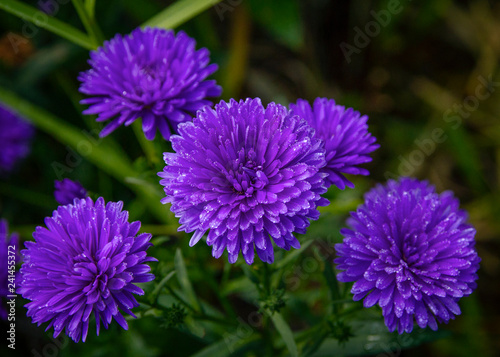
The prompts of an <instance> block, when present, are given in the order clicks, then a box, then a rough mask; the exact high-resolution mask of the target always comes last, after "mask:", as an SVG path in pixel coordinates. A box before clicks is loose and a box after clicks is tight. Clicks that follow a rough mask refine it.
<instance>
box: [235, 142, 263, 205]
mask: <svg viewBox="0 0 500 357" xmlns="http://www.w3.org/2000/svg"><path fill="white" fill-rule="evenodd" d="M256 158H257V155H256V153H255V151H254V150H253V149H250V150H249V151H248V152H247V153H246V154H245V151H244V149H241V150H240V151H239V152H238V158H237V159H235V160H233V161H232V162H231V164H230V168H229V170H228V175H226V178H227V180H228V181H229V183H230V184H231V185H232V187H233V191H234V192H235V193H237V194H239V195H245V196H247V197H248V196H251V195H252V194H253V193H254V192H255V190H256V189H257V190H259V189H262V188H263V187H264V186H265V185H266V184H267V183H268V182H269V180H268V179H267V177H266V175H265V174H264V172H263V171H262V170H263V168H262V165H259V164H258V163H257V162H256Z"/></svg>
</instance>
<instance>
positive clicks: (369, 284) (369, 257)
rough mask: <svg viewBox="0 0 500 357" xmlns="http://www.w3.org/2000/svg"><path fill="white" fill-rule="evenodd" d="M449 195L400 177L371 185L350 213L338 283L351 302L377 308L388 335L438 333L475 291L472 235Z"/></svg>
mask: <svg viewBox="0 0 500 357" xmlns="http://www.w3.org/2000/svg"><path fill="white" fill-rule="evenodd" d="M466 220H467V214H466V212H465V211H463V210H460V209H459V202H458V200H457V199H456V198H454V196H453V194H452V193H451V192H443V193H442V194H437V193H436V192H435V189H434V187H433V186H431V185H429V184H428V183H427V182H426V181H423V182H421V181H418V180H416V179H410V178H402V179H400V180H399V181H392V180H390V181H389V182H388V183H387V185H386V186H382V185H378V186H377V187H376V188H374V189H372V190H371V191H370V192H368V193H367V194H366V196H365V203H364V204H363V205H361V206H360V207H358V209H357V211H356V212H353V213H351V218H350V219H349V220H348V224H349V226H350V227H351V229H343V230H342V231H341V233H342V234H343V235H344V237H345V238H344V241H343V243H341V244H337V245H336V247H335V248H336V250H337V254H338V258H336V259H335V263H336V264H338V269H341V270H343V272H342V273H340V274H338V280H339V281H342V282H351V281H354V282H355V283H354V285H353V287H352V290H351V292H352V293H353V294H354V300H360V299H363V298H364V301H363V303H364V306H365V307H370V306H373V305H375V304H377V303H378V305H379V306H380V307H381V308H382V313H383V315H384V319H385V324H386V325H387V327H388V328H389V330H390V331H394V330H395V329H396V328H397V329H398V332H399V333H402V332H403V331H406V332H411V331H412V329H413V323H414V320H415V321H416V322H417V324H418V326H420V327H421V328H424V327H426V326H429V327H430V328H431V329H433V330H436V329H437V323H438V322H439V323H442V322H444V323H447V322H448V321H449V320H450V319H454V317H455V315H459V314H460V308H459V306H458V304H457V302H458V300H459V299H460V298H462V297H464V296H467V295H470V294H471V293H472V291H473V290H474V289H475V288H476V280H477V274H476V272H477V270H478V269H479V262H480V258H479V257H478V255H477V252H476V250H475V248H474V245H475V240H474V235H475V232H476V231H475V230H474V228H473V227H472V226H470V225H469V224H467V223H466Z"/></svg>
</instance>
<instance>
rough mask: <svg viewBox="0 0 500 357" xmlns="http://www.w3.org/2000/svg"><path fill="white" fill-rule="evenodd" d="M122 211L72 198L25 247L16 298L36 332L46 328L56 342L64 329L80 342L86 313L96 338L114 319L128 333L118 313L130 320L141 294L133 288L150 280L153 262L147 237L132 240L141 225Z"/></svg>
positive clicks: (114, 205)
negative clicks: (22, 302) (93, 324)
mask: <svg viewBox="0 0 500 357" xmlns="http://www.w3.org/2000/svg"><path fill="white" fill-rule="evenodd" d="M122 206H123V204H122V202H118V203H116V202H108V203H107V204H106V203H105V202H104V199H103V198H102V197H101V198H99V199H98V200H97V201H96V202H95V203H94V202H93V201H92V200H91V199H90V198H86V199H81V200H77V199H75V201H74V203H73V204H69V205H66V206H59V208H58V209H57V210H56V211H54V213H53V215H52V217H47V218H46V219H45V224H46V226H47V227H46V228H45V227H37V228H36V230H35V232H34V233H33V237H34V239H35V242H26V243H25V246H26V248H27V249H25V250H23V251H21V253H22V254H23V257H24V264H23V266H22V267H21V282H20V286H21V287H20V288H19V290H18V293H20V294H22V295H23V297H24V298H25V299H28V300H31V302H29V303H28V304H26V307H27V308H28V313H27V315H28V316H30V317H32V319H33V322H34V323H37V324H38V325H40V324H41V323H44V322H48V321H50V323H49V325H48V327H47V329H48V328H50V327H53V328H54V336H58V335H59V334H60V333H61V332H62V331H63V330H66V334H67V335H68V336H69V337H71V338H72V339H73V340H74V341H76V342H78V341H79V340H80V339H82V340H83V341H85V339H86V337H87V333H88V328H89V322H90V317H91V315H92V313H93V314H94V316H95V319H96V329H97V334H99V330H100V325H101V322H102V323H103V325H104V327H105V328H108V326H109V324H110V323H111V321H112V319H114V320H115V321H116V322H118V324H120V326H122V327H123V328H124V329H127V328H128V325H127V321H126V320H125V318H124V317H123V315H122V313H126V314H129V315H132V316H134V314H133V313H132V311H131V309H132V308H133V307H136V306H138V305H139V304H138V303H137V301H136V299H135V297H134V295H133V294H139V295H142V294H144V292H143V290H142V289H141V288H139V287H138V286H137V285H135V284H136V283H144V282H148V281H152V280H153V279H154V275H153V274H150V273H149V271H150V267H149V266H148V265H147V264H145V263H146V262H151V261H156V259H155V258H152V257H148V256H147V253H146V250H147V249H148V248H149V247H150V246H151V243H149V240H150V239H151V235H150V234H146V233H143V234H139V235H137V233H138V231H139V228H140V226H141V223H140V222H133V223H129V222H128V212H127V211H122ZM134 317H135V316H134Z"/></svg>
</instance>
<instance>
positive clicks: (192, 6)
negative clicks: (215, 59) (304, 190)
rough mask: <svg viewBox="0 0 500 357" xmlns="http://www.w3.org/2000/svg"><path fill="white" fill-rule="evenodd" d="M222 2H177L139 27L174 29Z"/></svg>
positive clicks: (204, 0) (208, 0) (185, 0)
mask: <svg viewBox="0 0 500 357" xmlns="http://www.w3.org/2000/svg"><path fill="white" fill-rule="evenodd" d="M221 1H222V0H179V1H177V2H175V3H173V4H172V5H170V6H169V7H167V8H166V9H165V10H163V11H162V12H160V13H159V14H158V15H156V16H154V17H152V18H151V19H149V20H148V21H146V22H145V23H144V24H143V25H142V26H141V27H148V26H149V27H162V28H166V29H172V28H175V27H177V26H179V25H181V24H183V23H185V22H186V21H188V20H190V19H192V18H193V17H195V16H196V15H198V14H199V13H201V12H203V11H205V10H206V9H209V8H210V7H212V6H214V5H215V4H217V3H219V2H221Z"/></svg>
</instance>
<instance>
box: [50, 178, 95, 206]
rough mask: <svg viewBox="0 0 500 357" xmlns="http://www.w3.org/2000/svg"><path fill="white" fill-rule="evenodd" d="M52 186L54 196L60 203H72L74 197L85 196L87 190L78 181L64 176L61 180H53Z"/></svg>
mask: <svg viewBox="0 0 500 357" xmlns="http://www.w3.org/2000/svg"><path fill="white" fill-rule="evenodd" d="M54 186H55V188H56V190H55V191H54V197H55V198H56V201H57V202H58V203H59V204H61V205H67V204H68V203H72V202H73V200H74V199H75V198H85V197H87V190H85V188H83V186H82V185H81V184H80V183H79V182H78V181H72V180H70V179H67V178H65V179H63V180H62V181H57V180H56V181H54Z"/></svg>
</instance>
